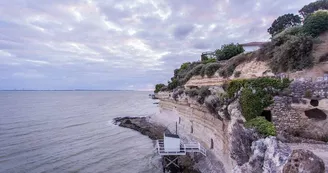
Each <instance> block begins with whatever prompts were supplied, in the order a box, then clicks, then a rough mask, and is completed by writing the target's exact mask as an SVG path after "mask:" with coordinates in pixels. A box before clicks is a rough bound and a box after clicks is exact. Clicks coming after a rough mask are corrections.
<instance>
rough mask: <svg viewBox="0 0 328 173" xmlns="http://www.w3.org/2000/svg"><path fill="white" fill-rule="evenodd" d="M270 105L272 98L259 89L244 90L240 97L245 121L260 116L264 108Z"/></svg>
mask: <svg viewBox="0 0 328 173" xmlns="http://www.w3.org/2000/svg"><path fill="white" fill-rule="evenodd" d="M270 104H272V96H271V95H270V94H268V93H266V92H265V91H264V90H261V89H250V88H245V89H243V91H242V94H241V97H240V105H241V111H242V113H243V116H244V117H245V119H246V121H248V120H251V119H253V118H256V117H257V116H259V115H261V113H262V111H263V109H264V108H266V107H268V106H269V105H270Z"/></svg>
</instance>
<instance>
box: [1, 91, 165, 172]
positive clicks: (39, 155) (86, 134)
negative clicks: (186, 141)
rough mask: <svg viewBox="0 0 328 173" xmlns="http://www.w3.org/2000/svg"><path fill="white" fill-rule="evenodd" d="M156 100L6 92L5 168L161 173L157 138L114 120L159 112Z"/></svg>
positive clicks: (3, 123) (3, 100) (3, 98)
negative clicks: (156, 145)
mask: <svg viewBox="0 0 328 173" xmlns="http://www.w3.org/2000/svg"><path fill="white" fill-rule="evenodd" d="M153 102H154V101H153V100H151V99H149V98H148V93H147V92H131V91H126V92H114V91H76V92H73V91H56V92H43V91H42V92H41V91H39V92H32V91H28V92H27V91H25V92H0V172H1V173H2V172H3V173H16V172H17V173H20V172H24V173H25V172H33V173H38V172H81V173H82V172H86V173H88V172H90V173H96V172H108V173H139V172H140V173H155V172H161V170H159V168H158V164H157V163H154V157H157V156H156V154H154V145H153V141H151V140H150V139H149V138H148V137H145V136H143V135H141V134H140V133H138V132H135V131H133V130H130V129H125V128H121V127H118V126H115V125H113V124H112V119H113V118H115V117H119V116H148V115H152V114H154V113H156V112H157V111H158V108H157V105H155V104H153ZM156 164H157V165H156Z"/></svg>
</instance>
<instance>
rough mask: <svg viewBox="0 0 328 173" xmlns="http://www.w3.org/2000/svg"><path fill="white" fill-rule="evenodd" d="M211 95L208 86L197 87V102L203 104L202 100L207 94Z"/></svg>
mask: <svg viewBox="0 0 328 173" xmlns="http://www.w3.org/2000/svg"><path fill="white" fill-rule="evenodd" d="M209 95H211V91H210V90H209V88H208V87H206V86H203V87H201V88H200V89H199V91H198V98H197V102H198V103H199V104H203V103H204V100H205V98H206V97H207V96H209Z"/></svg>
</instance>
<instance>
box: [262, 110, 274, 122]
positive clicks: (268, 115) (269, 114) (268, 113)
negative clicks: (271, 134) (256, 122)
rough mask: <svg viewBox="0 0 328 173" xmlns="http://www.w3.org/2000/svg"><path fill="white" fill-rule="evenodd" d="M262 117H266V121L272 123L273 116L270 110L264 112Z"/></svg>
mask: <svg viewBox="0 0 328 173" xmlns="http://www.w3.org/2000/svg"><path fill="white" fill-rule="evenodd" d="M261 116H262V117H264V118H265V119H266V120H268V121H270V122H272V115H271V111H270V110H263V111H262V113H261Z"/></svg>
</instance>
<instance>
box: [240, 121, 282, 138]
mask: <svg viewBox="0 0 328 173" xmlns="http://www.w3.org/2000/svg"><path fill="white" fill-rule="evenodd" d="M245 126H246V127H248V128H255V129H256V130H257V131H258V132H259V133H260V134H262V135H264V136H276V134H277V132H276V128H275V126H274V125H273V124H272V123H271V122H269V121H267V120H266V119H265V118H264V117H257V118H254V119H252V120H250V121H248V122H246V124H245Z"/></svg>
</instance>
